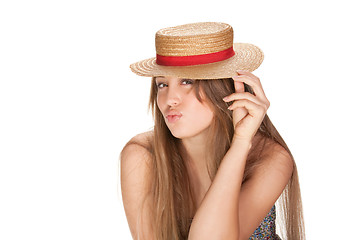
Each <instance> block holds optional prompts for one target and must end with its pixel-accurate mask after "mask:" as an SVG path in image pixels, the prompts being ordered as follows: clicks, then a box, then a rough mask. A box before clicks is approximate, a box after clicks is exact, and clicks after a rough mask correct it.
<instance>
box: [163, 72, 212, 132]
mask: <svg viewBox="0 0 337 240" xmlns="http://www.w3.org/2000/svg"><path fill="white" fill-rule="evenodd" d="M194 83H195V80H191V79H181V78H176V77H157V78H156V85H157V89H158V94H157V104H158V107H159V109H160V111H161V113H162V115H163V117H164V119H165V122H166V125H167V127H168V128H169V129H170V131H171V133H172V135H173V136H175V137H176V138H180V139H184V138H191V137H195V136H198V135H202V134H204V133H205V132H206V131H207V130H208V127H209V126H210V124H211V122H212V119H213V112H212V110H211V109H210V107H209V106H208V105H207V103H206V102H205V101H203V102H199V101H198V99H197V97H196V95H195V91H194V86H193V85H194ZM201 97H202V95H201Z"/></svg>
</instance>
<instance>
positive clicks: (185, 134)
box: [170, 129, 204, 139]
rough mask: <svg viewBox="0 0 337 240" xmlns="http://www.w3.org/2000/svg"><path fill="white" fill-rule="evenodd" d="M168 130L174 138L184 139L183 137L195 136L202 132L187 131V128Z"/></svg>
mask: <svg viewBox="0 0 337 240" xmlns="http://www.w3.org/2000/svg"><path fill="white" fill-rule="evenodd" d="M170 132H171V134H172V135H173V136H174V137H175V138H179V139H184V138H192V137H196V136H198V135H200V134H201V133H203V132H204V131H195V130H194V131H188V129H183V130H171V129H170Z"/></svg>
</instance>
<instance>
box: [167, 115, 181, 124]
mask: <svg viewBox="0 0 337 240" xmlns="http://www.w3.org/2000/svg"><path fill="white" fill-rule="evenodd" d="M182 116H183V115H167V116H166V118H167V121H168V122H169V123H175V122H177V121H178V120H179V119H180V118H181V117H182Z"/></svg>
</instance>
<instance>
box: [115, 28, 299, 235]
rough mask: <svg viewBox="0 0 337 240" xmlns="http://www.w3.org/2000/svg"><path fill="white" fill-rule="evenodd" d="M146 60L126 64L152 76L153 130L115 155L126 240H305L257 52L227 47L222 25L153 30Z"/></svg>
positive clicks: (229, 38) (290, 162)
mask: <svg viewBox="0 0 337 240" xmlns="http://www.w3.org/2000/svg"><path fill="white" fill-rule="evenodd" d="M156 52H157V56H156V57H155V58H151V59H146V60H143V61H140V62H137V63H135V64H132V65H131V70H132V71H133V72H135V73H136V74H138V75H141V76H148V77H152V87H151V95H150V102H149V107H150V108H151V109H152V113H153V117H154V122H155V125H154V128H153V130H152V131H149V132H146V133H141V134H138V135H136V136H135V137H134V138H132V139H131V140H130V141H129V142H128V143H127V144H126V145H125V147H124V149H123V150H122V152H121V188H122V196H123V203H124V208H125V213H126V217H127V220H128V223H129V227H130V231H131V234H132V236H133V239H140V240H150V239H153V240H172V239H175V240H178V239H189V240H199V239H201V240H204V239H212V240H217V239H226V240H232V239H233V240H234V239H235V240H238V239H240V240H241V239H242V240H247V239H280V237H279V236H278V235H277V234H276V229H275V228H276V227H275V218H276V210H275V202H276V201H277V200H278V199H279V198H280V201H279V202H280V210H281V212H282V216H280V217H282V219H283V224H284V225H283V226H282V228H283V229H284V231H283V232H284V234H283V236H282V237H283V239H288V240H300V239H304V226H303V219H302V208H301V197H300V188H299V182H298V175H297V170H296V165H295V162H294V159H293V157H292V155H291V153H290V150H289V149H288V147H287V145H286V143H285V142H284V141H283V139H282V137H281V136H280V134H279V133H278V132H277V130H276V128H275V127H274V126H273V124H272V123H271V121H270V120H269V118H268V116H267V115H266V112H267V109H268V107H269V101H268V99H267V97H266V96H265V93H264V91H263V88H262V86H261V82H260V80H259V78H258V77H256V76H255V75H253V74H252V73H251V72H252V71H254V70H255V69H256V68H258V67H259V66H260V64H261V63H262V60H263V53H262V51H261V50H260V49H259V48H258V47H256V46H254V45H252V44H243V43H241V44H239V43H234V44H233V29H232V27H231V26H230V25H228V24H225V23H213V22H211V23H209V22H208V23H194V24H186V25H181V26H176V27H171V28H165V29H162V30H159V31H158V32H157V33H156Z"/></svg>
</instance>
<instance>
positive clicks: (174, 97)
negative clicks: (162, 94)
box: [167, 87, 181, 107]
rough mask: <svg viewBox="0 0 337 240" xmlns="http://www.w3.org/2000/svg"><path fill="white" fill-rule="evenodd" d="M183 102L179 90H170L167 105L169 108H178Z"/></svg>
mask: <svg viewBox="0 0 337 240" xmlns="http://www.w3.org/2000/svg"><path fill="white" fill-rule="evenodd" d="M180 102H181V94H180V93H179V90H178V89H176V88H173V87H172V88H169V89H168V94H167V105H169V106H171V107H172V106H177V105H179V104H180Z"/></svg>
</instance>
